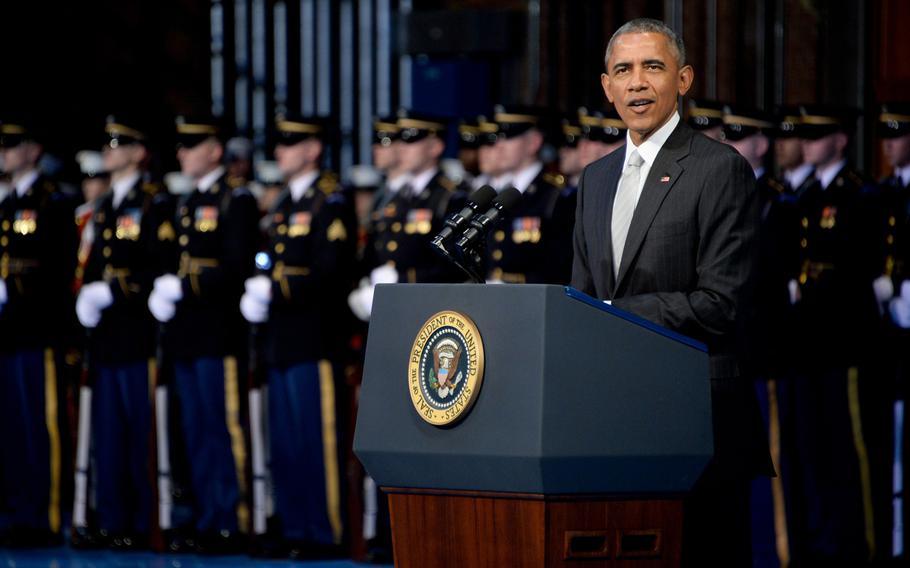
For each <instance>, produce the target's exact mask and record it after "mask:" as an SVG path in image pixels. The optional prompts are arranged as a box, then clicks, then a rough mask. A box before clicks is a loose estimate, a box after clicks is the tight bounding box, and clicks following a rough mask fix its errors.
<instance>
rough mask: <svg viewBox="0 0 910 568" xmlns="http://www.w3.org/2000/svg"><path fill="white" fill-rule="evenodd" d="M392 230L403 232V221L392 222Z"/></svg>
mask: <svg viewBox="0 0 910 568" xmlns="http://www.w3.org/2000/svg"><path fill="white" fill-rule="evenodd" d="M392 232H393V233H400V232H401V223H399V222H398V221H395V222H394V223H392Z"/></svg>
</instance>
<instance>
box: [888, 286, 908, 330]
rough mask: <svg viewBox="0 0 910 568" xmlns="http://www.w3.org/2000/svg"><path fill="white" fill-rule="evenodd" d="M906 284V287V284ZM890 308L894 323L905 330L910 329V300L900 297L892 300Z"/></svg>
mask: <svg viewBox="0 0 910 568" xmlns="http://www.w3.org/2000/svg"><path fill="white" fill-rule="evenodd" d="M904 284H905V285H906V282H904ZM888 307H889V311H890V312H891V319H892V320H893V321H894V323H895V324H897V325H898V326H900V327H902V328H904V329H910V300H907V299H906V298H904V297H903V296H900V297H898V298H894V299H893V300H891V303H890V304H888Z"/></svg>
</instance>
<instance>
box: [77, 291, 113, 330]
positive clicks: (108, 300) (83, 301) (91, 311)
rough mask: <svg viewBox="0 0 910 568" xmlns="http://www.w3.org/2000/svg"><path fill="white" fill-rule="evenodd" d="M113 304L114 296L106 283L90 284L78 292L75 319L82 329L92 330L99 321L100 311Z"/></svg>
mask: <svg viewBox="0 0 910 568" xmlns="http://www.w3.org/2000/svg"><path fill="white" fill-rule="evenodd" d="M113 303H114V294H113V293H112V292H111V287H110V285H109V284H108V283H107V282H101V281H97V282H91V283H89V284H86V285H85V286H83V287H82V289H81V290H79V297H78V298H76V317H78V318H79V323H81V324H82V326H83V327H87V328H89V329H92V328H94V327H96V326H97V325H98V322H99V321H101V311H102V310H103V309H105V308H107V307H108V306H110V305H111V304H113Z"/></svg>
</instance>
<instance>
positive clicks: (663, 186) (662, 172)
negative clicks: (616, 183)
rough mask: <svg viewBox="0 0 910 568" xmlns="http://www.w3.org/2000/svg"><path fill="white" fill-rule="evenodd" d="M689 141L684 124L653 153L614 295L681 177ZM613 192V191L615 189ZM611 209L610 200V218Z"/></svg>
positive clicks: (690, 136)
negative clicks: (680, 163) (683, 159)
mask: <svg viewBox="0 0 910 568" xmlns="http://www.w3.org/2000/svg"><path fill="white" fill-rule="evenodd" d="M691 140H692V132H691V130H690V129H689V127H687V126H686V125H685V124H684V123H680V125H679V126H677V127H676V129H675V130H674V131H673V133H672V134H671V135H670V137H669V138H668V139H667V141H666V142H664V145H663V147H661V149H660V152H658V153H657V159H655V160H654V165H652V166H651V170H650V171H649V172H648V179H646V180H645V185H644V187H643V188H642V191H641V197H639V198H638V205H636V206H635V213H633V215H632V222H631V223H630V224H629V234H628V236H627V237H626V245H625V247H623V253H622V263H621V264H620V266H619V274H618V276H617V279H616V287H615V290H614V292H616V291H618V290H619V288H620V286H621V285H622V283H623V281H624V280H625V278H626V275H627V274H628V273H629V267H630V266H631V264H632V260H633V259H634V258H635V256H636V255H637V254H638V249H640V248H641V245H642V243H643V242H644V240H645V235H647V233H648V228H650V227H651V223H652V222H653V221H654V216H655V215H657V211H658V210H659V209H660V206H661V204H662V203H663V202H664V199H665V198H666V197H667V195H668V194H669V193H670V190H671V189H672V188H673V186H674V185H676V182H677V180H679V177H680V176H681V175H682V172H683V168H682V166H680V165H679V163H678V161H679V160H680V159H682V158H683V157H685V156H687V155H688V154H689V146H690V144H691ZM668 178H669V179H668ZM613 191H614V192H615V191H616V190H615V188H614V190H613ZM612 209H613V208H612V200H611V206H610V215H612ZM610 254H611V255H612V253H610ZM611 261H612V259H611Z"/></svg>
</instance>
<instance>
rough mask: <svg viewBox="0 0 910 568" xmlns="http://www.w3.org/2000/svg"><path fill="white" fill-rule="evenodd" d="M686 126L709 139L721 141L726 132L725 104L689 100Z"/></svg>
mask: <svg viewBox="0 0 910 568" xmlns="http://www.w3.org/2000/svg"><path fill="white" fill-rule="evenodd" d="M686 124H688V125H689V126H690V127H692V129H693V130H697V131H698V132H701V133H702V134H704V135H705V136H707V137H708V138H713V139H714V140H720V138H721V133H722V132H723V130H724V103H722V102H719V101H712V100H708V99H698V100H696V99H689V103H688V113H687V115H686Z"/></svg>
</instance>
